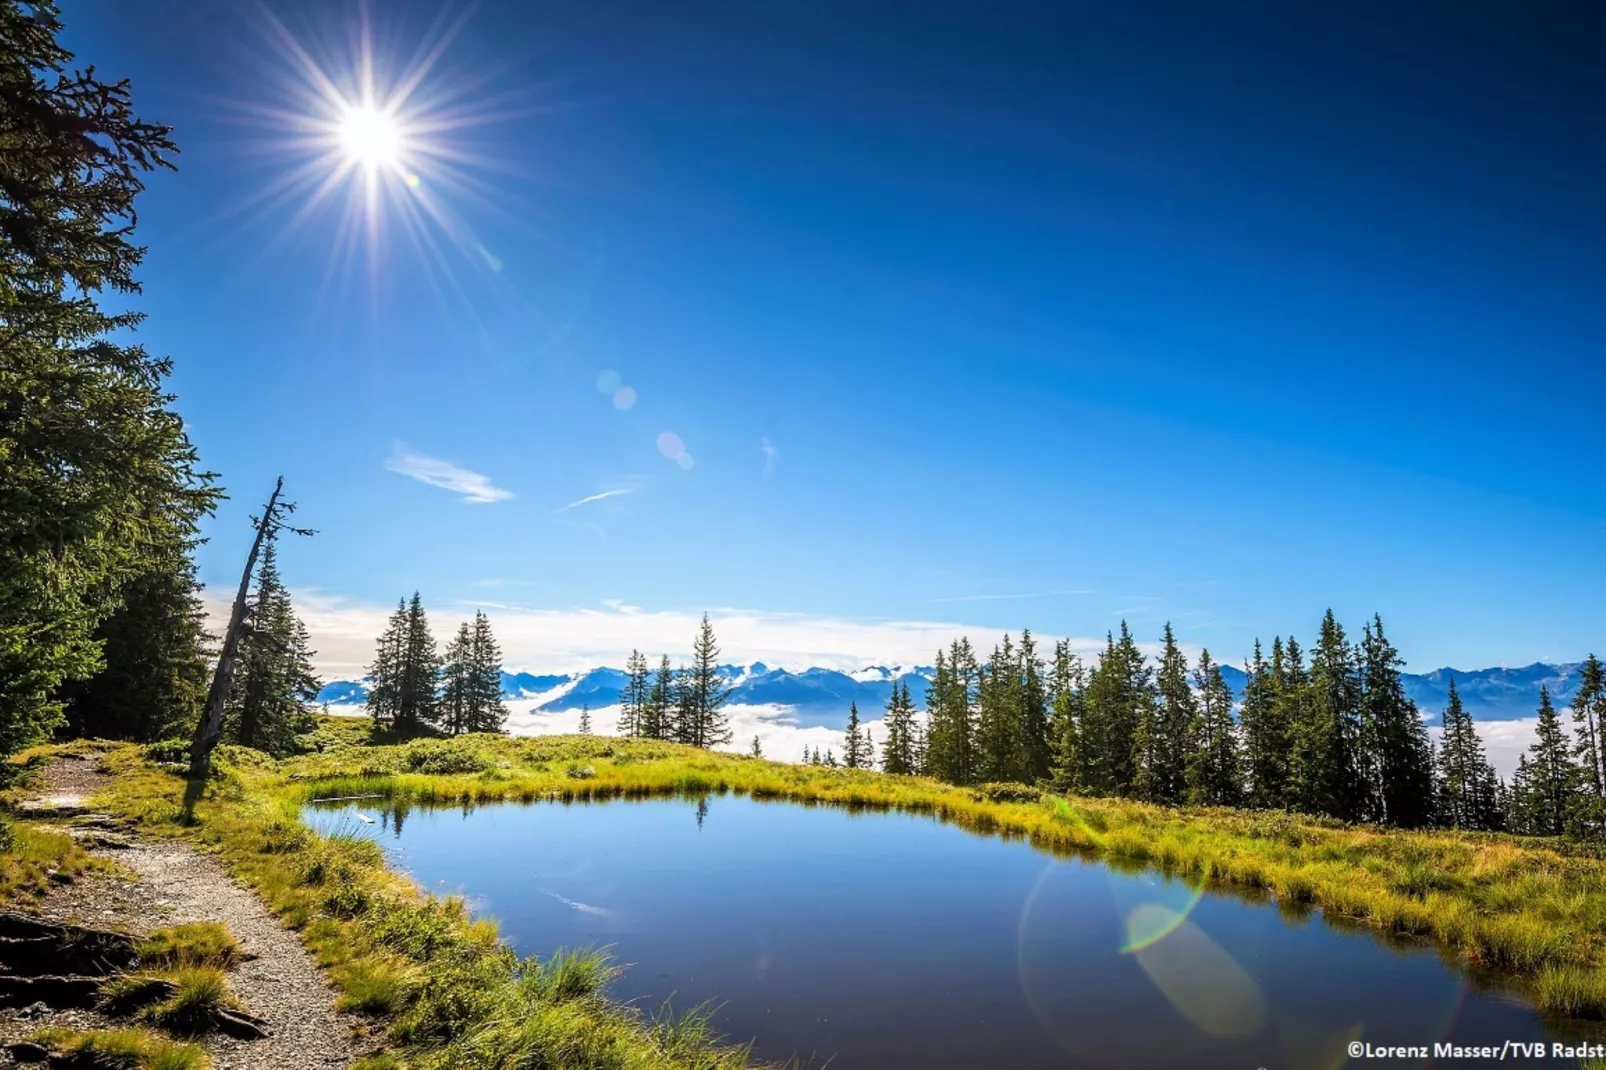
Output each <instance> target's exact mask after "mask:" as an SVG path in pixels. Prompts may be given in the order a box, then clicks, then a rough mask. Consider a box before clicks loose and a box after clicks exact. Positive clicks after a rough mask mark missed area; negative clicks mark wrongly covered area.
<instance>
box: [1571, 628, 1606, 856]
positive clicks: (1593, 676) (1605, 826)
mask: <svg viewBox="0 0 1606 1070" xmlns="http://www.w3.org/2000/svg"><path fill="white" fill-rule="evenodd" d="M1572 710H1573V746H1574V761H1575V763H1576V766H1577V770H1578V772H1577V777H1578V791H1577V794H1576V796H1575V797H1574V799H1573V803H1572V816H1571V818H1570V825H1571V828H1572V831H1573V833H1574V835H1577V836H1584V837H1593V836H1600V835H1602V834H1606V669H1603V668H1602V666H1601V662H1600V659H1599V658H1597V657H1596V656H1595V655H1594V654H1590V655H1589V657H1588V658H1586V659H1585V660H1584V663H1583V665H1581V666H1579V670H1578V692H1577V693H1576V694H1575V695H1573V702H1572Z"/></svg>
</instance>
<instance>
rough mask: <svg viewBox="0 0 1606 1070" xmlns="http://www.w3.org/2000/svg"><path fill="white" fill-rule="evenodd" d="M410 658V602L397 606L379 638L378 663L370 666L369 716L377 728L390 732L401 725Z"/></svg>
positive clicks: (403, 601) (401, 602)
mask: <svg viewBox="0 0 1606 1070" xmlns="http://www.w3.org/2000/svg"><path fill="white" fill-rule="evenodd" d="M406 657H407V600H406V599H405V598H404V599H402V600H401V601H400V602H398V603H397V604H396V612H394V613H392V614H391V615H390V620H389V621H388V622H386V624H385V630H384V631H383V632H382V633H381V634H380V636H379V643H378V649H377V650H376V651H375V652H374V660H373V662H372V663H371V664H370V665H369V666H368V700H367V705H368V715H369V716H370V717H372V718H373V719H374V727H375V729H377V730H380V731H386V730H390V729H393V728H396V727H397V726H398V720H399V718H400V715H401V695H402V673H403V668H404V665H405V663H406Z"/></svg>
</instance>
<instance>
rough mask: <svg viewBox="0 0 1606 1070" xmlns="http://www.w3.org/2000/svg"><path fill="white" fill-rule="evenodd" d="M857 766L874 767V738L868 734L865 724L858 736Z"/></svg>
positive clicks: (868, 729) (867, 727) (861, 767)
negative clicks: (861, 733)
mask: <svg viewBox="0 0 1606 1070" xmlns="http://www.w3.org/2000/svg"><path fill="white" fill-rule="evenodd" d="M859 768H860V769H874V768H875V740H874V739H873V738H871V736H870V727H869V726H868V725H866V726H865V728H864V733H863V735H861V736H860V737H859Z"/></svg>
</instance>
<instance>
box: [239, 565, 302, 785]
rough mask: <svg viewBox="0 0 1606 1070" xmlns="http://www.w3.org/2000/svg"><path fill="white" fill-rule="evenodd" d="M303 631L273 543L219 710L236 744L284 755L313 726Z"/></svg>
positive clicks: (260, 572) (259, 574) (260, 567)
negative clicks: (235, 667)
mask: <svg viewBox="0 0 1606 1070" xmlns="http://www.w3.org/2000/svg"><path fill="white" fill-rule="evenodd" d="M309 642H310V641H309V638H308V635H307V630H306V628H305V627H304V626H303V625H302V623H301V621H300V620H299V619H297V617H296V615H295V610H294V608H293V607H292V606H291V604H290V593H289V592H288V591H286V590H285V587H284V583H283V581H282V580H281V579H280V577H279V568H278V559H277V554H276V553H275V546H274V542H273V541H272V540H271V539H270V540H268V541H267V543H266V544H265V545H264V546H263V550H262V557H261V562H260V564H259V565H258V568H257V577H256V592H255V598H254V600H253V603H252V609H251V616H250V628H249V630H248V631H247V632H246V633H245V636H244V638H243V640H242V641H241V644H240V651H239V662H240V671H239V673H238V675H237V676H236V677H235V679H234V688H233V691H232V693H231V695H230V696H229V700H228V702H227V704H226V705H225V707H224V723H225V725H226V726H227V729H226V731H228V734H229V735H231V736H232V737H233V740H234V742H236V743H239V744H240V745H241V746H245V747H254V748H256V749H258V750H263V751H267V752H268V753H270V754H275V755H284V754H289V753H290V752H291V751H292V750H293V749H294V747H295V740H296V736H298V735H300V734H301V733H304V732H306V731H308V730H310V729H311V727H312V702H313V700H314V699H315V698H316V697H317V694H318V688H319V686H320V685H319V682H318V678H317V676H316V675H315V674H314V672H313V669H312V652H311V650H309V649H308V645H309Z"/></svg>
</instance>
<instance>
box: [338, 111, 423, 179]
mask: <svg viewBox="0 0 1606 1070" xmlns="http://www.w3.org/2000/svg"><path fill="white" fill-rule="evenodd" d="M335 139H336V141H337V142H338V143H339V146H340V152H341V155H342V156H344V158H345V161H346V162H347V163H348V164H352V165H354V166H356V167H360V168H362V169H364V170H366V171H370V172H372V171H391V170H396V169H399V168H400V167H401V162H402V154H403V151H404V150H405V149H406V145H407V134H406V131H405V130H404V129H403V127H402V123H401V121H400V120H399V119H398V118H397V117H396V115H395V113H394V112H392V111H389V110H387V109H385V108H382V107H377V106H375V105H373V104H347V105H344V106H343V107H342V109H341V115H340V119H339V122H338V123H337V124H336V126H335Z"/></svg>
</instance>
